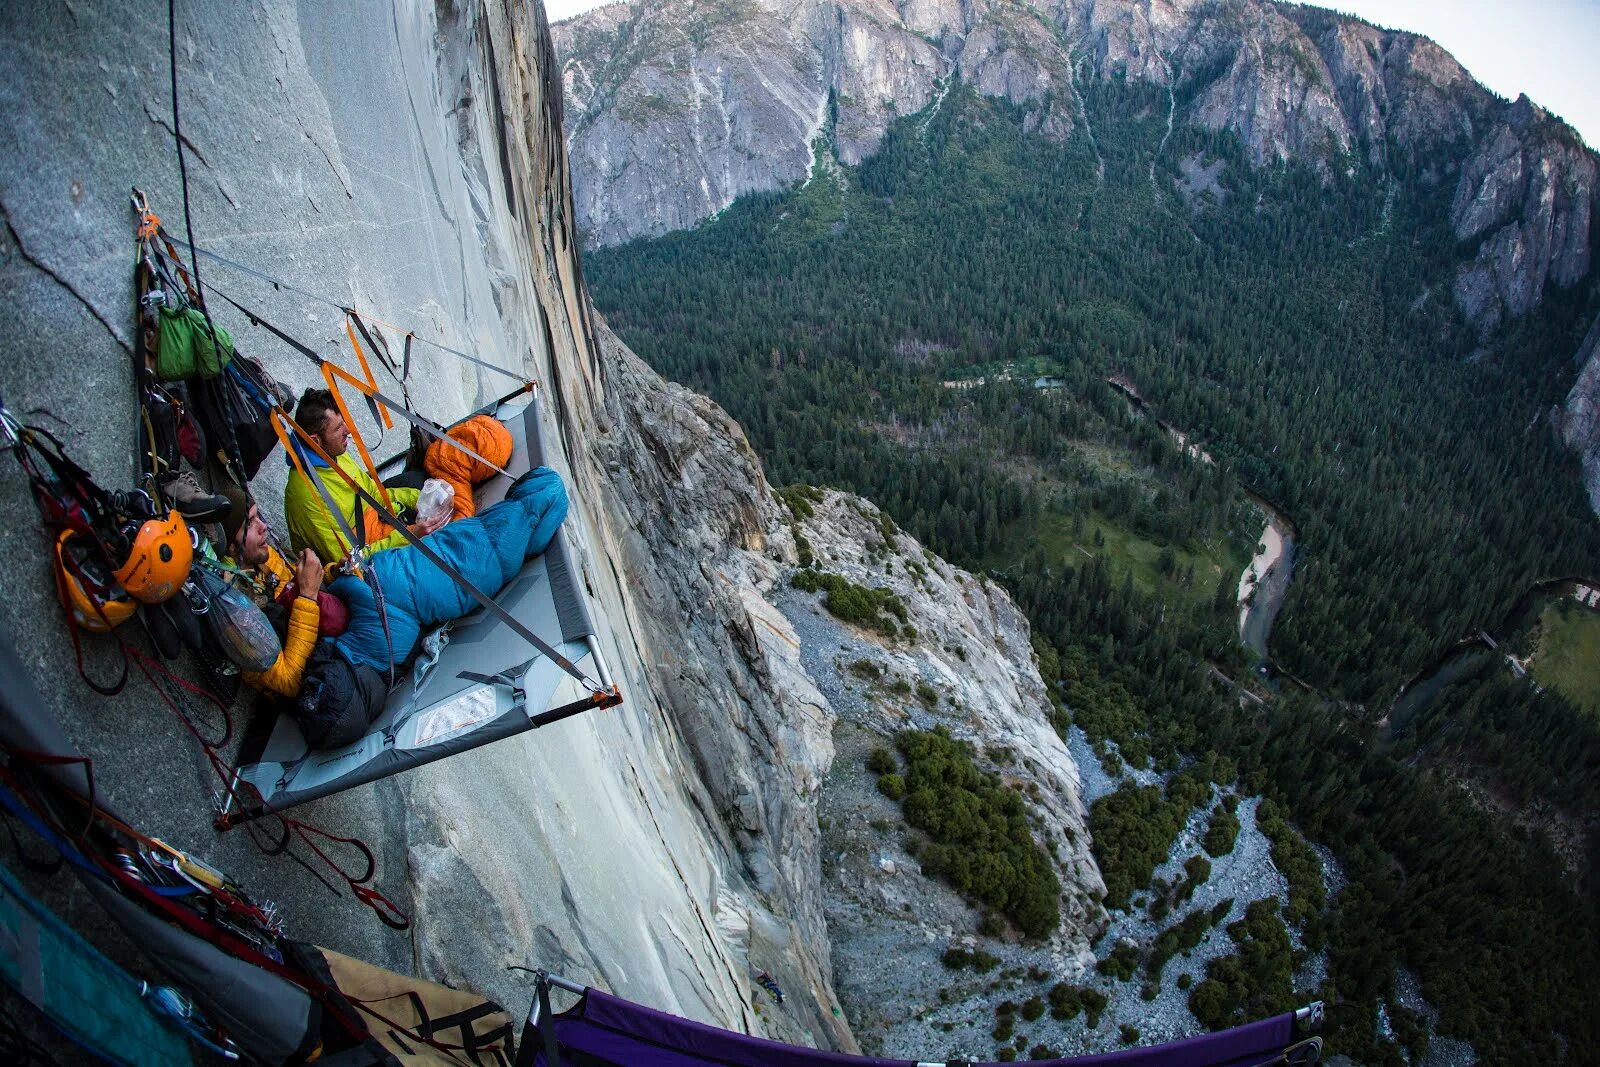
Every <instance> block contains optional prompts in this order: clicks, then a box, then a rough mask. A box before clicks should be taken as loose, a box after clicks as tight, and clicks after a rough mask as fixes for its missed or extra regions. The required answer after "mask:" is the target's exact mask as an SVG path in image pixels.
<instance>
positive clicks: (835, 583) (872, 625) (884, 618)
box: [790, 570, 915, 637]
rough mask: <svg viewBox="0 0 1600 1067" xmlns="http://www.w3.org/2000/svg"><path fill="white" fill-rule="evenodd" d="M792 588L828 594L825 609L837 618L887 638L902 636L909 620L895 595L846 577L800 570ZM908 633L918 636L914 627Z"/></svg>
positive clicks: (792, 583) (823, 602)
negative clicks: (875, 631) (905, 624)
mask: <svg viewBox="0 0 1600 1067" xmlns="http://www.w3.org/2000/svg"><path fill="white" fill-rule="evenodd" d="M790 584H791V585H793V586H794V587H795V588H796V589H799V590H801V591H803V592H807V593H815V592H817V591H818V590H819V589H820V590H824V591H825V592H826V596H824V597H823V600H822V606H823V607H825V608H827V609H828V611H829V613H830V614H832V615H833V616H834V617H835V618H838V619H843V620H844V621H845V622H848V623H851V624H852V625H855V626H861V627H865V628H866V629H869V630H877V631H878V632H879V633H881V634H883V635H884V636H886V637H895V636H898V635H899V634H900V632H901V626H902V624H904V623H905V622H906V619H907V613H906V605H905V602H904V601H902V600H901V599H900V598H899V597H898V596H896V595H895V594H894V593H892V592H890V591H889V590H888V589H884V588H882V587H879V588H877V589H868V588H867V587H866V586H864V585H857V584H856V583H854V582H852V581H850V579H848V578H845V577H843V576H842V575H838V574H823V573H821V572H819V571H814V570H800V571H797V572H795V576H794V577H793V578H792V579H790ZM906 629H907V631H909V632H910V633H915V631H914V630H911V629H910V627H906Z"/></svg>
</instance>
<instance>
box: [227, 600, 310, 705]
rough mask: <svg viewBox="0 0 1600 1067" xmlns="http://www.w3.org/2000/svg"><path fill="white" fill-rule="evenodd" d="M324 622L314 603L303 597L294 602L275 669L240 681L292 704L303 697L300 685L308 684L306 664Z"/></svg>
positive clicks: (246, 674) (244, 675) (247, 675)
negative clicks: (306, 682)
mask: <svg viewBox="0 0 1600 1067" xmlns="http://www.w3.org/2000/svg"><path fill="white" fill-rule="evenodd" d="M321 622H322V609H321V608H320V607H318V606H317V602H316V601H315V600H308V599H307V598H305V597H303V596H297V597H295V598H294V606H293V607H291V608H290V609H289V632H288V635H287V636H286V637H285V638H284V641H283V651H282V652H280V653H278V658H277V659H276V660H274V661H273V664H272V666H270V667H268V668H267V669H266V670H264V671H245V672H243V673H242V675H241V677H242V678H243V679H244V682H245V684H246V685H250V686H254V687H255V688H257V689H266V690H269V691H270V692H273V693H277V694H278V695H279V696H282V697H288V698H289V699H290V700H293V699H294V698H295V697H297V696H299V695H300V683H301V682H303V681H304V680H305V673H306V662H307V661H308V660H310V659H311V650H312V649H313V648H315V647H316V644H317V627H318V626H319V625H320V624H321Z"/></svg>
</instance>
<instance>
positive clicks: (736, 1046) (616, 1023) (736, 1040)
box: [534, 989, 1314, 1067]
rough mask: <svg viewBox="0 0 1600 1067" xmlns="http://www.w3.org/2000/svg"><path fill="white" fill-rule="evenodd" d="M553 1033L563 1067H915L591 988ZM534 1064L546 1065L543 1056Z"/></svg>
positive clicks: (1121, 1059)
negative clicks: (743, 1029)
mask: <svg viewBox="0 0 1600 1067" xmlns="http://www.w3.org/2000/svg"><path fill="white" fill-rule="evenodd" d="M555 1028H556V1040H557V1043H558V1045H559V1047H560V1052H561V1054H562V1056H563V1057H566V1056H568V1055H571V1056H572V1060H571V1063H570V1064H568V1062H567V1061H566V1060H565V1058H563V1067H601V1065H610V1064H616V1065H618V1067H698V1065H702V1064H725V1065H728V1067H822V1065H826V1064H836V1065H838V1067H915V1065H916V1063H917V1062H918V1061H914V1060H888V1059H882V1058H879V1057H875V1056H851V1055H847V1054H845V1053H842V1052H819V1051H817V1050H816V1049H809V1048H801V1047H799V1046H797V1045H784V1044H780V1043H779V1042H776V1041H768V1040H766V1039H765V1038H759V1037H750V1036H748V1035H746V1034H737V1033H734V1032H733V1031H731V1030H719V1029H717V1028H716V1027H714V1026H706V1025H705V1024H703V1023H697V1022H691V1021H690V1020H688V1019H680V1018H678V1017H677V1016H676V1015H668V1014H666V1013H665V1012H660V1011H656V1010H655V1009H653V1008H646V1007H644V1006H643V1005H639V1004H633V1003H631V1002H629V1001H626V1000H620V999H618V998H617V997H614V996H611V995H610V994H609V993H602V992H600V991H599V990H597V989H590V990H588V991H587V992H586V993H585V994H584V995H583V999H581V1000H580V1001H579V1002H578V1003H577V1004H576V1005H575V1006H574V1007H572V1008H571V1009H570V1010H568V1011H565V1012H562V1013H561V1014H559V1015H557V1016H555ZM534 1040H535V1041H537V1040H538V1039H537V1038H535V1039H534ZM1294 1041H1295V1038H1294V1016H1293V1014H1289V1015H1279V1016H1277V1017H1276V1018H1272V1019H1264V1020H1262V1021H1261V1022H1256V1023H1250V1024H1248V1025H1246V1026H1241V1027H1237V1028H1236V1029H1233V1030H1224V1031H1222V1032H1221V1033H1216V1034H1202V1035H1201V1036H1199V1037H1191V1038H1186V1039H1184V1040H1182V1041H1174V1042H1172V1043H1171V1044H1167V1045H1155V1046H1152V1047H1150V1048H1131V1049H1123V1050H1122V1051H1120V1052H1106V1053H1101V1054H1100V1055H1096V1056H1074V1057H1072V1058H1070V1059H1061V1060H1047V1061H1044V1062H1045V1063H1046V1064H1047V1065H1053V1067H1078V1065H1080V1064H1082V1065H1089V1064H1092V1065H1094V1067H1260V1065H1263V1064H1269V1063H1282V1062H1283V1058H1282V1057H1283V1051H1284V1049H1286V1048H1288V1047H1289V1046H1290V1045H1291V1044H1293V1043H1294ZM534 1062H535V1063H536V1064H540V1065H544V1064H545V1058H544V1054H543V1051H542V1050H541V1051H540V1052H539V1054H538V1055H537V1056H536V1057H535V1061H534ZM921 1062H924V1063H930V1062H931V1063H936V1064H942V1063H944V1061H943V1060H936V1061H921ZM1313 1062H1314V1061H1313Z"/></svg>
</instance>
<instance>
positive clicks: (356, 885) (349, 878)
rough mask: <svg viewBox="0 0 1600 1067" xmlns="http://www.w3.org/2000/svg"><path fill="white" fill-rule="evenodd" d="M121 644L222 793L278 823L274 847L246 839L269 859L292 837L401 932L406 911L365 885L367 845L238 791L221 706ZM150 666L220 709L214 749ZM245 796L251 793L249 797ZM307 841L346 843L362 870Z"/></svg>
mask: <svg viewBox="0 0 1600 1067" xmlns="http://www.w3.org/2000/svg"><path fill="white" fill-rule="evenodd" d="M121 643H122V645H123V649H124V652H125V654H126V655H127V656H128V658H129V659H130V660H132V661H133V664H134V665H135V666H136V667H138V668H139V671H140V673H142V674H143V675H144V676H145V677H146V678H147V679H149V680H150V684H151V686H152V687H153V688H154V689H155V691H156V694H157V695H158V696H160V697H161V700H162V702H163V703H164V704H166V706H167V709H168V710H169V711H171V712H172V713H173V714H174V715H176V716H177V717H178V721H179V722H181V723H183V726H184V729H186V730H188V731H189V735H190V736H191V737H193V738H194V740H195V743H196V744H198V745H199V746H200V750H201V751H202V752H203V753H204V754H205V757H206V762H208V763H209V764H210V765H211V770H212V772H213V773H214V774H216V776H217V780H218V781H220V782H221V783H222V791H223V793H224V794H225V795H226V796H227V797H228V798H229V799H231V800H233V801H234V802H235V803H237V804H239V805H240V806H241V808H244V809H245V810H250V809H251V808H259V809H260V810H261V812H262V814H263V815H270V816H272V817H274V818H276V819H278V820H279V822H280V823H281V825H282V826H283V828H284V833H283V838H282V844H280V845H276V846H274V847H273V848H267V847H265V846H261V843H260V841H259V840H258V839H256V838H254V837H252V840H255V841H256V844H257V846H258V847H261V848H262V851H263V852H266V853H267V854H268V855H273V854H276V853H278V852H283V851H285V850H287V848H288V840H289V836H290V835H291V834H292V835H294V836H295V837H297V838H299V839H300V842H301V844H303V845H305V847H306V848H308V849H310V850H311V852H312V854H313V855H315V856H316V857H317V858H318V859H319V860H321V861H322V862H323V864H325V865H326V866H327V867H328V869H330V870H331V871H333V872H334V873H335V874H337V875H338V876H339V877H340V878H342V879H344V882H345V884H346V885H347V886H348V887H349V889H350V893H351V895H352V896H354V897H355V898H356V899H357V900H359V901H361V903H362V904H364V905H366V906H367V907H368V908H371V909H372V913H373V914H374V915H376V916H377V917H378V921H379V922H381V923H383V924H384V925H385V926H387V927H389V928H390V929H393V930H406V929H409V928H410V926H411V919H410V917H408V916H407V915H406V913H405V912H404V911H402V910H401V909H400V907H399V906H398V905H396V904H395V903H394V901H392V900H390V899H389V898H388V897H386V896H384V895H383V893H382V892H380V891H379V890H377V889H375V888H373V887H372V886H371V885H370V884H369V883H370V882H371V881H372V878H373V876H374V875H375V874H376V873H377V866H378V865H377V860H376V859H375V858H374V856H373V854H372V849H371V847H370V846H369V845H368V844H367V843H366V842H365V841H363V840H361V838H359V837H346V836H342V835H340V834H335V833H330V832H329V831H327V830H324V829H322V828H321V827H318V826H313V825H312V824H311V823H308V822H306V821H304V820H302V819H296V818H294V817H292V816H289V815H285V814H284V813H283V812H281V811H279V810H277V809H276V808H274V807H272V805H270V804H268V803H267V801H266V798H265V797H263V796H262V795H261V791H260V790H259V789H257V788H256V787H255V786H254V785H252V784H250V783H248V782H246V783H244V784H243V788H242V789H241V788H240V787H237V786H235V785H234V784H233V781H232V778H231V775H230V774H229V768H228V764H227V761H225V760H224V759H223V758H222V756H221V754H220V753H218V752H217V747H218V745H222V744H226V743H227V740H228V738H230V737H232V736H233V720H232V716H231V715H230V714H229V712H228V709H227V707H226V705H224V704H223V703H222V701H221V700H220V699H219V698H218V697H217V696H216V694H214V693H212V692H211V691H210V690H208V689H205V688H203V687H201V686H197V685H194V684H193V683H192V682H188V681H185V680H184V679H182V678H179V677H178V676H177V675H175V674H173V673H172V672H171V671H169V670H167V669H166V668H165V667H163V666H162V665H161V664H160V663H157V662H156V661H155V660H153V659H151V658H150V657H149V656H146V655H145V654H144V653H143V652H140V651H139V650H138V649H136V648H133V647H131V646H129V645H128V644H127V643H126V642H121ZM152 667H153V668H154V669H155V670H156V671H159V672H160V673H161V674H162V675H163V676H165V677H167V678H170V679H172V680H173V681H175V682H177V683H178V684H179V685H181V686H182V687H183V688H184V689H186V690H188V691H189V692H191V693H195V694H197V695H199V696H202V697H204V698H206V699H207V700H210V701H211V702H212V703H213V704H215V705H216V706H217V707H218V708H219V709H221V711H222V714H223V718H224V721H225V723H226V724H227V725H226V732H225V735H224V738H223V740H222V741H221V742H218V745H213V744H212V743H211V742H209V741H207V740H206V739H205V738H204V737H203V736H201V734H200V731H199V729H198V728H197V727H196V726H195V725H194V723H193V722H192V721H190V719H189V716H187V715H185V714H184V713H183V710H182V709H181V708H179V707H178V706H177V704H176V703H175V702H174V701H173V700H172V698H171V696H169V695H168V694H167V692H166V690H164V689H163V688H162V687H161V686H160V685H159V684H157V682H156V679H155V676H154V675H152V674H151V668H152ZM248 794H253V796H252V795H248ZM313 837H320V838H322V839H323V840H325V841H331V842H333V843H335V844H340V845H349V846H350V847H351V848H354V849H355V850H356V851H357V852H359V853H360V854H361V858H362V859H363V860H364V861H365V863H366V870H365V871H363V872H362V873H361V874H360V875H359V876H357V875H353V874H351V873H350V872H349V871H347V870H345V869H344V868H343V867H342V866H340V865H339V864H338V863H336V862H335V861H334V860H333V859H332V858H331V857H330V856H329V855H328V854H327V853H326V852H324V851H323V849H322V847H321V846H320V845H318V844H317V842H316V841H314V840H313Z"/></svg>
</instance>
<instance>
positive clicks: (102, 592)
mask: <svg viewBox="0 0 1600 1067" xmlns="http://www.w3.org/2000/svg"><path fill="white" fill-rule="evenodd" d="M78 536H79V535H78V534H76V533H74V532H73V531H71V530H62V531H61V536H60V537H58V538H57V539H56V595H57V596H58V597H60V598H61V607H62V608H63V609H64V610H65V611H66V613H67V614H68V615H70V616H71V617H72V621H73V622H74V623H76V624H77V626H78V629H80V630H88V631H89V632H90V633H97V634H103V633H109V632H110V631H111V629H112V628H113V627H116V626H121V625H122V624H123V623H125V622H127V621H128V620H129V619H131V618H133V613H134V611H135V610H137V609H138V607H139V605H138V604H136V603H134V602H133V601H132V600H130V599H129V598H128V594H127V593H125V592H123V591H122V590H121V589H119V588H118V587H117V585H116V583H114V582H113V581H111V577H110V575H108V574H106V573H105V569H104V566H103V565H102V564H101V563H100V561H99V560H98V559H97V558H96V554H95V553H94V551H93V549H92V548H90V547H89V545H88V542H87V540H86V539H85V540H80V541H79V542H78V543H77V544H72V543H70V542H71V541H72V539H73V538H75V537H78ZM69 560H70V562H69ZM84 578H87V579H88V580H89V584H90V585H98V586H99V588H98V589H96V590H94V591H92V592H91V591H90V590H89V589H88V588H86V587H85V586H84V583H83V579H84Z"/></svg>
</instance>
